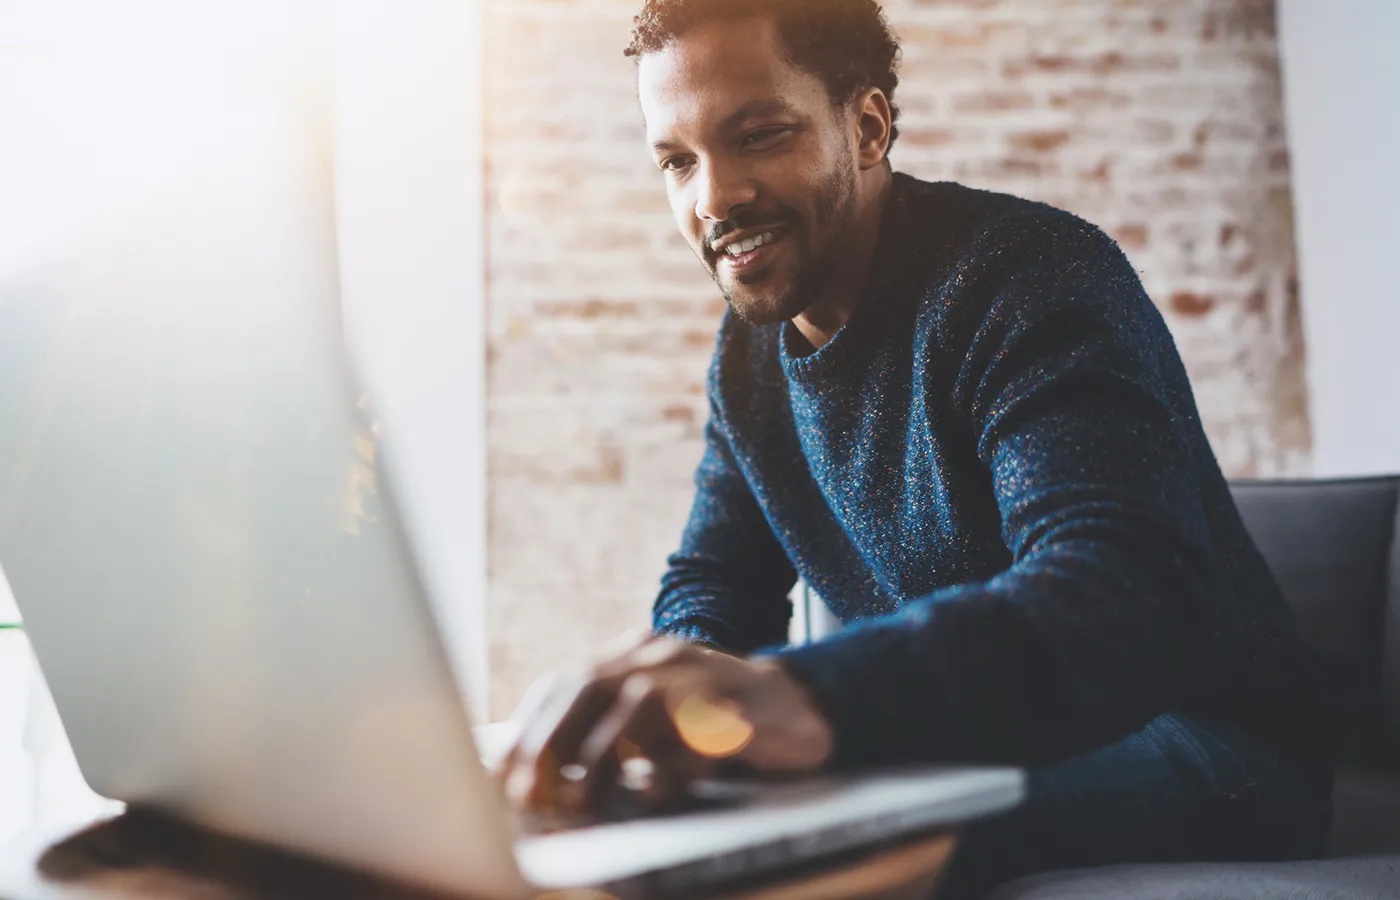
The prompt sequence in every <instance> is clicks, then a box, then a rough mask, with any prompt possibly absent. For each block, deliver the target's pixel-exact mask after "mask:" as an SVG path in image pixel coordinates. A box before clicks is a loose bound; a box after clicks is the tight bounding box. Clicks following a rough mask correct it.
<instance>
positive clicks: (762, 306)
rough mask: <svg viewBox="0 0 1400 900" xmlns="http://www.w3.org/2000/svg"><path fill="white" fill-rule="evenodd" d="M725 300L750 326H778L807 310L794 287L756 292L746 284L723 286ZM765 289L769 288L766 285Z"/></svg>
mask: <svg viewBox="0 0 1400 900" xmlns="http://www.w3.org/2000/svg"><path fill="white" fill-rule="evenodd" d="M720 287H721V290H722V291H723V292H724V299H725V300H726V301H728V303H729V308H730V309H732V310H734V314H735V315H737V316H738V317H739V318H740V319H742V320H744V321H745V322H747V323H748V324H750V325H776V324H778V323H779V322H785V321H787V320H788V319H791V318H793V317H794V316H796V315H797V314H798V313H800V312H802V311H803V310H804V309H806V308H807V304H806V303H805V302H802V300H801V299H800V298H799V296H798V291H797V289H796V288H795V287H794V286H793V285H788V286H787V288H786V289H784V290H772V289H771V288H770V289H768V290H762V291H755V290H753V288H752V287H749V286H747V285H744V284H730V285H721V286H720ZM764 287H769V286H768V285H764Z"/></svg>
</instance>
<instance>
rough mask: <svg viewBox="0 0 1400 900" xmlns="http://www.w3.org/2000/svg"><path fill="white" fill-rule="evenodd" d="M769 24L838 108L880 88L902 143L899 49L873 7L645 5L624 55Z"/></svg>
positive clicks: (853, 2) (855, 1)
mask: <svg viewBox="0 0 1400 900" xmlns="http://www.w3.org/2000/svg"><path fill="white" fill-rule="evenodd" d="M756 16H767V17H771V18H773V19H774V21H776V23H777V26H778V36H779V40H781V41H782V43H783V49H784V50H785V52H786V54H787V57H788V60H789V61H790V62H791V63H792V64H793V65H795V66H797V67H798V68H799V69H802V70H804V71H807V72H811V73H812V74H813V75H815V76H817V77H818V78H820V79H821V80H822V82H823V83H824V84H825V85H826V89H827V93H829V94H830V95H831V99H832V102H833V103H849V102H850V101H852V100H854V99H855V98H856V97H857V96H859V95H860V94H861V92H862V91H865V90H866V89H868V88H872V87H877V88H879V89H880V90H881V91H883V92H884V94H885V99H886V100H888V101H889V104H890V116H891V126H890V146H891V147H892V146H894V140H895V138H896V137H898V136H899V128H898V127H897V126H895V125H894V122H896V121H898V119H899V107H897V106H895V104H894V89H895V87H896V86H898V84H899V75H898V73H897V72H896V69H898V67H899V42H898V41H896V40H895V37H894V35H893V34H892V33H891V32H890V27H889V23H888V22H887V21H886V20H885V14H884V12H883V11H882V10H881V9H880V5H879V4H878V3H876V2H875V0H645V3H644V4H643V6H642V11H641V12H640V13H638V14H637V15H636V16H634V17H633V19H632V43H631V44H629V45H628V46H627V49H626V50H625V51H624V53H625V54H626V55H627V56H630V57H633V58H639V57H641V56H642V55H643V54H646V53H655V52H656V51H658V50H660V49H662V48H663V47H665V46H666V45H667V44H669V43H671V42H672V41H674V40H675V39H676V38H678V37H680V36H681V35H682V34H684V33H685V31H686V30H687V29H690V28H693V27H695V26H696V25H700V24H703V23H706V22H712V21H715V20H717V19H737V18H753V17H756Z"/></svg>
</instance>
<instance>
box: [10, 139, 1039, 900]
mask: <svg viewBox="0 0 1400 900" xmlns="http://www.w3.org/2000/svg"><path fill="white" fill-rule="evenodd" d="M327 168H328V167H327V166H326V165H325V156H324V154H323V153H320V152H318V151H317V150H316V148H315V146H314V145H313V144H312V143H307V144H306V145H305V146H303V147H300V148H298V147H284V148H281V150H278V151H277V152H263V153H260V154H247V155H244V156H241V157H240V156H238V155H236V154H234V155H230V156H229V157H227V158H225V159H224V160H223V161H222V162H221V163H220V165H219V166H218V167H212V168H209V169H208V170H207V171H205V172H204V173H203V174H200V173H198V172H196V171H193V170H191V171H188V172H181V173H179V174H174V173H172V175H171V178H170V179H169V182H168V183H166V184H164V185H162V187H161V188H160V190H159V191H158V192H156V193H153V194H150V193H148V194H147V195H146V196H145V197H144V198H143V200H142V202H141V204H140V205H139V206H136V207H131V208H128V209H126V210H117V211H115V212H114V213H113V214H112V215H108V216H106V217H100V218H99V219H98V220H95V221H92V222H89V223H88V224H87V225H85V226H84V227H83V228H81V229H77V230H75V231H73V232H72V233H71V234H69V235H68V236H67V237H66V238H65V239H64V240H63V241H62V242H60V243H59V244H57V245H55V246H54V247H53V248H51V252H49V253H48V254H46V255H45V256H44V258H43V259H34V260H30V261H26V262H25V263H24V264H23V265H16V264H13V261H11V263H10V264H8V265H6V266H5V267H4V269H3V271H0V565H3V567H4V571H5V574H6V576H7V577H8V579H9V581H10V584H11V586H12V588H13V591H14V594H15V596H16V598H17V601H18V603H19V606H20V609H21V611H22V613H23V615H24V620H25V623H26V627H27V629H28V631H29V634H30V636H31V638H32V641H33V646H34V649H35V651H36V653H37V655H38V659H39V662H40V664H41V666H42V669H43V671H44V674H45V676H46V678H47V680H48V683H49V685H50V687H51V689H52V691H53V695H54V699H55V701H56V703H57V707H58V709H59V711H60V714H61V716H62V719H63V723H64V725H65V727H66V729H67V732H68V735H69V737H70V738H71V740H72V744H73V749H74V751H75V753H76V755H77V759H78V761H79V764H80V766H81V769H82V771H83V774H84V776H85V777H86V778H87V780H88V782H89V784H90V785H91V786H92V787H93V789H95V790H96V791H97V792H99V793H101V794H104V795H106V796H108V797H111V798H115V799H119V800H123V801H126V802H128V803H131V804H139V805H142V806H146V807H151V808H154V809H157V810H160V811H163V812H165V813H169V814H172V815H175V816H178V817H181V818H183V819H185V820H188V821H190V822H193V823H196V824H198V825H201V826H204V827H207V828H210V829H213V830H216V831H218V832H221V833H225V834H228V835H231V836H235V837H239V838H244V839H250V840H253V841H257V842H260V843H265V844H268V845H273V846H276V847H280V848H286V849H290V850H293V851H297V852H301V853H305V854H309V855H312V856H316V857H320V858H324V859H329V860H333V861H337V862H340V863H344V864H348V865H350V866H353V867H358V868H361V869H365V870H369V871H373V872H376V873H379V874H382V875H386V876H390V877H393V878H399V879H404V880H407V881H411V882H415V883H420V884H423V885H426V886H429V887H432V888H436V889H441V890H446V891H448V892H460V893H463V894H471V895H473V896H481V897H515V896H526V895H528V893H529V892H530V891H532V890H548V889H559V888H567V887H576V886H598V887H604V888H606V889H608V890H610V891H612V892H613V893H616V894H619V895H625V894H628V893H638V892H642V893H646V892H650V891H654V890H662V891H671V890H691V889H700V888H706V887H710V886H714V885H719V884H722V883H727V882H733V881H735V880H736V879H747V878H751V877H753V876H756V875H762V874H765V873H771V872H774V871H777V870H780V869H782V868H784V867H790V866H793V865H796V864H800V863H806V862H810V861H812V860H814V859H817V858H820V857H823V856H825V855H828V854H832V853H835V852H839V851H846V850H851V849H853V848H859V847H864V846H868V845H873V844H877V843H879V842H883V841H889V840H892V839H895V838H897V837H899V836H901V835H906V836H907V835H908V834H910V833H913V832H917V831H919V830H921V829H930V828H936V827H939V826H942V825H946V824H948V823H953V822H958V821H961V820H965V819H967V818H970V817H975V816H981V815H986V814H989V813H993V812H995V811H998V810H1001V809H1004V808H1006V807H1009V806H1011V805H1013V804H1014V803H1016V802H1017V801H1018V800H1019V798H1020V797H1021V794H1022V775H1021V773H1020V772H1019V771H1017V770H1014V769H999V768H981V769H977V768H959V769H921V770H915V771H903V772H890V773H884V774H875V775H871V776H869V777H861V778H853V779H845V780H831V781H814V782H804V783H801V784H793V785H789V786H787V787H782V788H771V789H767V790H758V791H757V792H756V793H754V794H752V795H745V796H739V797H736V796H735V795H733V794H730V795H729V800H731V801H736V802H727V803H721V804H719V805H718V807H717V808H714V809H707V810H705V811H699V812H691V813H686V814H683V815H671V816H665V817H661V818H656V819H640V820H635V821H628V822H621V823H615V824H603V825H596V826H592V827H588V828H583V829H579V830H575V831H566V832H561V833H555V834H549V835H529V834H523V833H521V832H520V829H519V828H518V825H517V822H516V820H515V819H514V818H513V817H512V815H511V814H510V813H509V811H508V810H507V809H506V808H505V807H504V805H503V803H502V800H501V798H500V796H499V795H498V792H497V789H496V787H495V784H494V782H493V781H492V780H491V778H490V776H489V775H488V774H487V772H486V771H485V769H484V768H483V767H482V765H481V764H480V762H479V758H478V754H477V748H476V746H475V744H474V741H473V735H472V730H471V727H470V720H469V718H468V716H467V714H466V710H465V708H464V705H463V702H462V699H461V696H460V693H459V690H458V684H457V681H456V679H454V677H453V673H452V671H451V669H450V666H449V660H448V658H447V656H446V653H445V651H444V647H443V645H442V643H441V641H440V640H439V636H438V631H437V628H436V623H435V621H434V617H433V610H432V605H431V604H430V602H429V599H430V598H428V597H427V596H425V591H424V587H423V583H422V581H421V580H420V578H419V577H418V575H417V572H418V568H417V564H416V562H417V561H416V560H415V558H414V548H413V547H412V546H410V545H409V542H408V541H407V540H406V539H405V537H404V531H403V529H402V524H403V523H402V522H401V520H400V516H399V514H398V512H397V510H396V506H395V503H394V498H393V496H392V494H391V491H390V484H389V482H390V480H391V479H390V477H389V476H390V475H391V468H386V465H385V455H386V453H388V454H389V455H390V456H392V449H393V446H392V434H389V435H381V434H380V433H379V429H378V428H377V427H376V425H375V422H374V410H373V403H372V401H370V400H368V398H367V396H366V395H365V393H364V392H362V391H361V390H359V389H358V388H357V386H356V385H355V381H354V378H353V376H352V366H351V364H350V362H349V361H348V359H347V354H346V351H345V349H344V344H343V341H342V340H341V331H340V327H339V322H338V319H337V299H338V289H337V275H336V273H337V259H336V246H335V239H334V216H333V209H332V200H331V196H332V195H331V190H330V180H329V176H328V174H327ZM464 302H469V301H464ZM386 443H387V445H388V446H387V447H386ZM711 789H714V790H719V791H721V792H722V791H724V790H725V788H723V787H722V786H711ZM737 801H742V802H737Z"/></svg>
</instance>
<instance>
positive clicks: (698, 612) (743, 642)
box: [652, 409, 797, 653]
mask: <svg viewBox="0 0 1400 900" xmlns="http://www.w3.org/2000/svg"><path fill="white" fill-rule="evenodd" d="M716 415H717V413H716V412H715V411H714V410H713V409H712V410H711V414H710V421H709V422H708V423H707V424H706V426H705V455H704V457H703V458H702V459H701V461H700V466H699V468H698V469H697V470H696V473H695V488H696V491H695V503H694V505H693V506H692V507H691V511H690V520H689V521H688V522H687V524H686V527H685V533H684V535H683V536H682V538H681V546H680V549H679V550H678V551H677V552H676V553H675V554H674V555H673V556H672V557H671V558H670V559H669V560H668V564H669V568H668V569H667V571H666V574H665V575H664V576H663V577H662V579H661V592H660V594H659V595H658V596H657V598H656V603H655V605H654V606H653V609H652V628H653V630H654V631H656V632H657V633H658V634H671V635H675V636H677V637H682V638H686V639H687V640H691V641H699V642H702V643H705V644H708V645H711V646H713V647H716V648H718V649H722V650H727V651H730V652H734V653H748V652H750V651H753V650H755V649H757V648H759V647H767V646H772V645H775V644H784V643H786V642H787V631H788V620H789V619H790V618H791V615H792V604H791V602H790V601H789V600H788V592H789V591H791V590H792V586H793V584H794V583H795V582H796V579H797V575H796V573H795V572H794V571H793V568H792V564H791V563H790V562H789V561H788V558H787V554H786V553H784V552H783V548H782V547H781V546H780V545H779V544H778V541H777V539H776V538H775V537H774V536H773V532H772V529H771V528H770V527H769V525H768V522H767V520H766V519H764V517H763V513H762V511H761V510H760V509H759V508H758V504H757V502H755V500H754V498H753V494H752V492H750V490H749V486H748V482H746V481H745V480H744V476H743V473H742V472H740V471H739V468H738V466H736V465H735V463H734V459H733V457H732V455H731V454H730V451H729V444H728V441H726V440H725V438H724V436H723V435H722V434H721V433H720V429H719V427H718V426H717V424H716V421H715V417H716Z"/></svg>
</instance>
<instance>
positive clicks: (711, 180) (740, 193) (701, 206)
mask: <svg viewBox="0 0 1400 900" xmlns="http://www.w3.org/2000/svg"><path fill="white" fill-rule="evenodd" d="M696 183H697V184H698V191H697V193H696V197H695V215H696V217H697V218H699V219H700V221H702V222H723V221H724V220H726V219H729V218H731V217H732V216H733V214H734V210H736V209H738V208H739V207H741V206H746V205H748V204H750V203H753V202H754V199H755V197H756V196H757V193H758V191H757V189H756V188H755V187H754V184H753V182H752V181H751V180H750V179H748V178H747V177H745V176H744V174H743V173H742V172H739V171H737V170H736V167H734V166H727V165H724V164H722V163H719V162H717V161H714V160H711V161H708V162H706V163H704V164H702V165H701V167H700V175H699V177H698V178H697V179H696Z"/></svg>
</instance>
